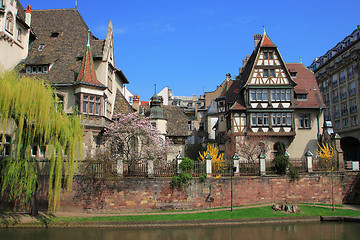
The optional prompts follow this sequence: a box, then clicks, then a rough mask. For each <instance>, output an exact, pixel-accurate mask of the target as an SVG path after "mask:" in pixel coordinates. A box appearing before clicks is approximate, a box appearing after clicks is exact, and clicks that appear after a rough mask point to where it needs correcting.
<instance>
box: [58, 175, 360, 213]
mask: <svg viewBox="0 0 360 240" xmlns="http://www.w3.org/2000/svg"><path fill="white" fill-rule="evenodd" d="M359 178H360V173H359V172H346V173H335V174H334V192H335V202H336V203H338V204H341V203H343V202H352V203H358V204H360V197H359V196H360V195H359V192H360V186H359ZM170 181H171V179H156V178H155V179H148V178H125V179H122V180H121V181H119V182H117V183H116V184H113V185H111V186H105V185H104V184H97V185H95V186H93V185H92V184H84V183H81V181H80V180H79V179H77V180H76V181H75V183H74V187H73V191H72V192H71V193H66V194H64V195H63V198H62V200H61V206H60V209H59V210H62V211H84V210H90V211H104V212H117V211H121V212H127V211H128V212H134V211H148V210H162V209H163V210H167V209H200V208H209V207H229V206H230V202H231V198H230V189H231V187H230V179H229V178H220V179H217V180H215V179H210V178H208V179H207V181H206V182H203V183H200V182H199V180H198V179H194V180H193V181H192V182H191V184H190V185H189V186H188V187H186V188H185V189H184V190H177V189H174V190H173V189H171V187H170ZM210 186H211V197H212V198H213V199H214V201H213V202H212V203H210V202H207V201H206V198H207V196H208V195H209V192H210ZM233 196H234V206H236V205H247V204H257V203H269V202H284V201H287V202H290V203H292V202H294V203H299V202H315V203H331V177H330V173H323V174H317V173H315V174H309V175H308V174H306V175H301V178H300V180H299V181H298V182H293V181H291V180H290V179H289V178H288V177H270V176H266V177H236V178H234V179H233Z"/></svg>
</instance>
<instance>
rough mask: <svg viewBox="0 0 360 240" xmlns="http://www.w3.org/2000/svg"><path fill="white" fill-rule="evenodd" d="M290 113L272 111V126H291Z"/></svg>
mask: <svg viewBox="0 0 360 240" xmlns="http://www.w3.org/2000/svg"><path fill="white" fill-rule="evenodd" d="M291 122H292V120H291V113H272V114H271V124H272V126H291Z"/></svg>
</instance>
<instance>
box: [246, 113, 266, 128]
mask: <svg viewBox="0 0 360 240" xmlns="http://www.w3.org/2000/svg"><path fill="white" fill-rule="evenodd" d="M250 118H251V126H269V113H251V114H250Z"/></svg>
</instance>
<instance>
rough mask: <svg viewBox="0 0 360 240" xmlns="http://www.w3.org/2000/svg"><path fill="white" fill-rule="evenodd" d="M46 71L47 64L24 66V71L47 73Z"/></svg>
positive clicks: (47, 70)
mask: <svg viewBox="0 0 360 240" xmlns="http://www.w3.org/2000/svg"><path fill="white" fill-rule="evenodd" d="M48 72H49V66H48V65H33V66H29V65H28V66H26V73H48Z"/></svg>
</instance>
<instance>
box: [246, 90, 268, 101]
mask: <svg viewBox="0 0 360 240" xmlns="http://www.w3.org/2000/svg"><path fill="white" fill-rule="evenodd" d="M268 99H269V98H268V90H267V89H250V101H252V102H255V101H258V102H261V101H263V102H267V101H268Z"/></svg>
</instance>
